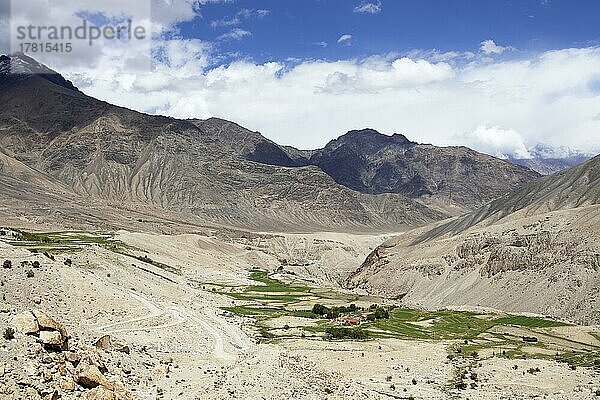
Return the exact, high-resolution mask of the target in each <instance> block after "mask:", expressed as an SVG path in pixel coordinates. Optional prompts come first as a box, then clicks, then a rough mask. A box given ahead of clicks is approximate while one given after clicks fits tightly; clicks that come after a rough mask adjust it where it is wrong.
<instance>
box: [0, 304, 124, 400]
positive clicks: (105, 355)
mask: <svg viewBox="0 0 600 400" xmlns="http://www.w3.org/2000/svg"><path fill="white" fill-rule="evenodd" d="M11 325H12V326H14V327H15V329H16V330H17V334H16V335H15V338H14V339H12V340H10V341H9V342H8V343H7V350H8V351H10V352H11V354H12V356H11V360H10V361H9V363H10V365H9V364H4V363H0V377H1V378H2V379H0V398H11V399H12V398H14V399H18V398H28V399H59V398H60V399H66V400H68V399H112V400H133V396H132V395H131V393H129V391H128V390H127V388H126V386H125V384H124V383H123V381H122V376H123V375H124V372H123V371H122V370H121V366H122V363H121V362H120V361H118V362H115V361H113V359H112V357H111V354H112V353H111V350H108V351H105V350H103V349H98V348H97V347H96V346H89V345H85V344H80V343H79V342H78V341H77V339H76V338H75V340H74V341H69V348H70V350H66V347H67V339H68V338H69V336H68V334H67V331H66V329H65V327H64V326H63V325H62V324H61V323H60V322H58V321H57V320H55V319H54V318H52V317H50V316H48V315H47V314H46V313H44V312H43V311H41V310H34V311H24V312H21V313H19V314H17V315H15V316H14V317H13V318H12V319H11ZM71 342H73V343H71ZM115 342H117V343H121V342H120V341H118V340H116V341H115ZM121 354H123V353H121ZM128 373H131V369H129V370H128Z"/></svg>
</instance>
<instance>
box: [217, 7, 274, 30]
mask: <svg viewBox="0 0 600 400" xmlns="http://www.w3.org/2000/svg"><path fill="white" fill-rule="evenodd" d="M270 13H271V11H269V10H254V9H249V8H242V9H241V10H240V11H238V12H237V13H236V14H235V15H234V16H233V17H223V18H220V19H217V20H213V21H211V22H210V26H211V27H213V28H220V27H228V26H235V25H239V24H241V23H242V19H251V18H258V19H262V18H264V17H266V16H267V15H269V14H270Z"/></svg>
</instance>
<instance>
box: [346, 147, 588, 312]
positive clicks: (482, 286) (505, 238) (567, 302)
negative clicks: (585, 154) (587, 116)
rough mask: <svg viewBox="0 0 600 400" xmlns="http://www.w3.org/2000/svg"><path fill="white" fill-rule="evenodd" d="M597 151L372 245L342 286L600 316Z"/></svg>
mask: <svg viewBox="0 0 600 400" xmlns="http://www.w3.org/2000/svg"><path fill="white" fill-rule="evenodd" d="M599 226H600V157H596V158H594V159H592V160H591V161H588V162H587V163H585V164H582V165H580V166H577V167H574V168H571V169H569V170H566V171H562V172H560V173H557V174H555V175H552V176H548V177H545V178H542V179H540V180H538V181H536V182H534V183H532V184H530V185H528V186H526V187H525V188H523V189H521V190H518V191H515V192H513V193H511V194H509V195H506V196H503V197H501V198H499V199H497V200H494V201H493V202H491V203H489V204H487V205H486V206H484V207H482V208H481V209H479V210H477V211H475V212H472V213H470V214H467V215H465V216H462V217H459V218H456V219H454V220H451V221H450V222H446V223H441V224H440V223H438V224H435V225H434V226H430V227H426V228H421V229H417V230H413V231H411V232H408V233H405V234H402V235H400V236H397V237H395V238H393V239H391V240H389V241H387V242H386V243H384V244H383V245H381V246H379V247H378V248H377V249H376V250H375V251H374V252H373V253H372V254H371V255H370V256H369V257H368V258H367V260H366V261H365V262H364V263H363V265H362V266H361V267H360V268H359V269H358V270H357V271H356V272H355V273H354V274H353V275H352V276H351V277H350V279H349V284H350V285H352V286H360V287H363V288H366V289H368V290H370V291H372V292H374V293H378V294H383V295H386V296H391V297H398V298H402V299H403V301H404V302H405V303H407V304H412V305H419V306H424V307H447V306H469V307H491V308H496V309H503V310H507V311H520V312H533V313H539V314H546V315H550V316H553V317H559V318H564V319H568V320H570V321H575V322H580V323H598V322H599V321H600V311H599V310H600V307H599V305H598V300H597V299H598V298H599V296H600V279H599V278H598V274H599V270H600V243H599V242H598V240H597V237H598V235H599V234H600V231H599V230H598V227H599Z"/></svg>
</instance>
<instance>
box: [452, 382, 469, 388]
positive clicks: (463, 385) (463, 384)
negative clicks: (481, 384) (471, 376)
mask: <svg viewBox="0 0 600 400" xmlns="http://www.w3.org/2000/svg"><path fill="white" fill-rule="evenodd" d="M454 387H455V388H456V389H458V390H465V389H466V388H467V384H466V382H464V381H462V380H460V381H458V382H456V383H455V384H454Z"/></svg>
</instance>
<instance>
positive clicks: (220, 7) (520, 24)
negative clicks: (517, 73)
mask: <svg viewBox="0 0 600 400" xmlns="http://www.w3.org/2000/svg"><path fill="white" fill-rule="evenodd" d="M369 3H370V4H372V5H373V6H375V8H372V7H371V8H369V7H367V10H371V11H372V12H371V13H369V12H362V13H361V12H356V11H355V9H356V8H357V7H360V6H361V5H365V4H369ZM244 9H245V10H254V11H256V10H267V11H268V14H266V15H264V16H262V17H259V16H257V15H256V14H255V13H254V14H250V15H249V16H246V17H244V16H241V15H240V11H242V10H244ZM363 10H364V8H363ZM373 11H376V12H375V13H373ZM200 13H201V15H200V16H198V17H197V18H195V19H194V20H192V21H189V22H185V23H182V24H181V25H180V29H181V34H182V36H183V37H186V38H198V39H201V40H209V41H213V42H215V43H217V47H218V50H219V52H221V53H222V54H223V55H227V54H228V53H232V54H233V56H232V57H229V58H227V59H226V60H225V61H229V60H231V59H232V58H236V57H238V58H239V57H248V58H251V59H252V60H254V61H256V62H259V63H262V62H266V61H273V60H285V59H288V58H299V59H326V60H339V59H346V58H351V57H359V58H361V57H367V56H370V55H373V54H384V53H389V52H394V53H399V54H405V53H407V52H409V51H411V50H414V49H436V50H439V51H441V52H446V51H475V50H477V49H478V47H479V44H480V42H481V41H482V40H484V39H488V38H493V40H494V41H495V42H496V43H498V44H504V45H510V46H513V47H515V48H518V49H519V50H520V51H521V52H539V51H543V50H547V49H556V48H565V47H582V46H590V45H593V44H598V42H599V41H600V29H599V28H598V26H599V22H598V21H599V18H600V1H577V0H571V1H567V0H562V1H561V0H520V1H519V0H494V1H489V0H488V1H485V0H483V1H476V0H470V1H469V0H454V1H448V0H446V1H444V0H420V1H401V0H382V1H370V2H362V3H361V2H360V1H353V0H254V1H250V0H237V1H233V2H230V3H227V2H226V3H212V4H211V3H209V4H206V5H204V6H202V7H201V10H200ZM246 14H247V13H246ZM213 21H228V22H229V23H230V24H231V25H228V26H223V25H221V26H216V27H213V26H211V22H213ZM234 23H235V24H234ZM213 25H214V24H213ZM235 28H237V29H239V30H243V31H246V32H249V33H250V34H248V35H247V36H244V37H243V38H242V39H241V40H227V41H224V40H217V38H218V37H219V36H222V35H224V34H226V33H227V32H229V31H231V30H232V29H235ZM345 34H348V35H352V39H351V40H350V41H347V42H345V43H341V44H339V43H337V41H338V39H339V38H340V37H341V36H342V35H345ZM324 43H326V44H327V46H326V47H325V46H324ZM318 44H321V45H318Z"/></svg>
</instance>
